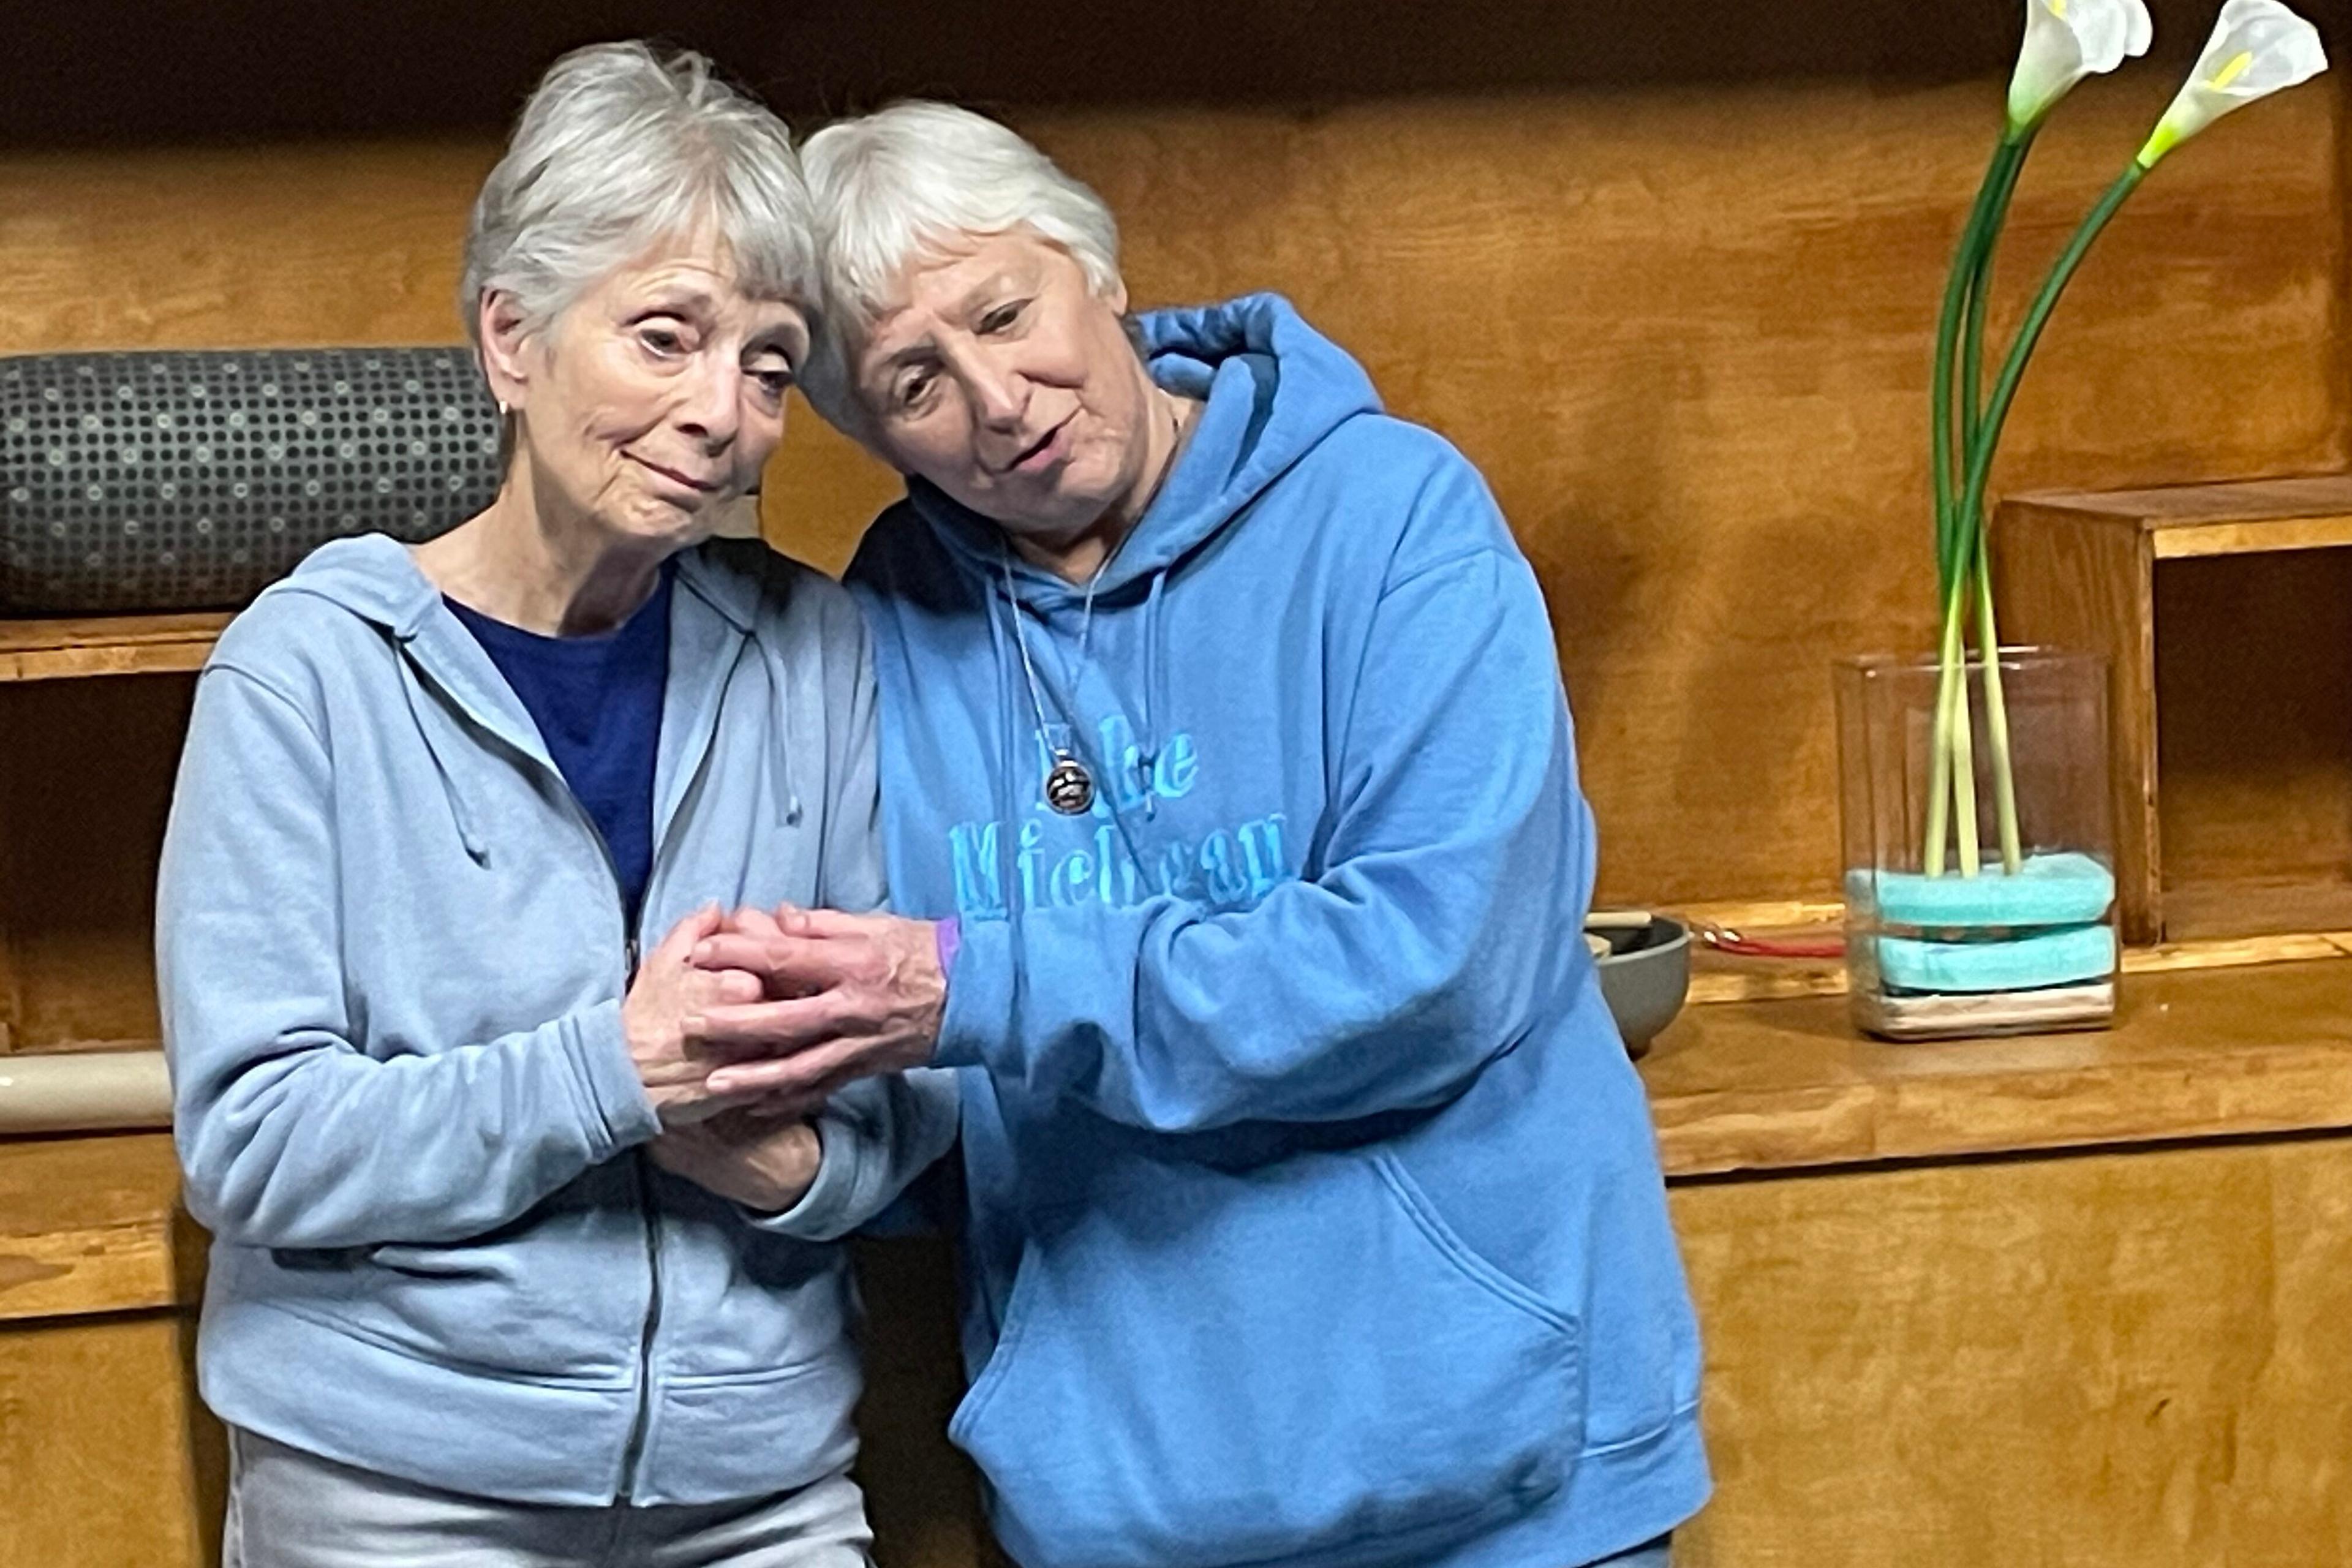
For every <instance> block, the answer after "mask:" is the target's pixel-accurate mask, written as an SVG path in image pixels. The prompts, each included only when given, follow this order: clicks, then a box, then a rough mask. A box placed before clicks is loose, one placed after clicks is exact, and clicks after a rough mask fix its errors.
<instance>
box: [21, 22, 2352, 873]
mask: <svg viewBox="0 0 2352 1568" xmlns="http://www.w3.org/2000/svg"><path fill="white" fill-rule="evenodd" d="M2168 90H2169V82H2168V73H2167V72H2163V71H2161V70H2156V69H2151V70H2149V71H2147V72H2144V73H2142V74H2141V75H2139V76H2137V77H2135V78H2133V79H2130V80H2128V81H2125V82H2116V83H2106V82H2101V83H2094V84H2092V85H2091V86H2089V87H2087V88H2086V89H2084V91H2083V94H2082V96H2081V100H2080V101H2078V102H2076V103H2073V104H2070V105H2069V106H2068V110H2067V113H2066V114H2065V115H2064V116H2063V117H2062V119H2061V120H2060V121H2057V122H2056V124H2055V125H2054V127H2053V130H2052V132H2050V133H2049V134H2048V135H2047V136H2046V137H2045V139H2044V142H2045V145H2044V146H2043V147H2042V150H2041V151H2039V152H2038V153H2037V154H2036V159H2035V163H2034V166H2033V167H2032V169H2031V170H2030V171H2029V174H2028V175H2027V179H2026V183H2025V185H2024V189H2023V191H2022V194H2021V197H2020V201H2019V208H2018V213H2017V217H2016V221H2015V224H2014V236H2015V249H2014V250H2013V251H2012V252H2011V256H2012V259H2011V262H2010V263H2009V265H2008V267H2007V268H2006V270H2005V271H2004V272H2003V274H2002V276H2001V295H2000V298H2001V305H2000V310H1999V312H1998V315H1999V316H2000V318H2002V319H2006V318H2007V317H2008V316H2010V315H2011V314H2013V313H2014V311H2015V310H2016V308H2017V303H2018V300H2019V297H2020V295H2021V293H2022V291H2023V290H2024V289H2026V288H2027V287H2028V286H2029V284H2030V283H2031V281H2032V274H2033V273H2035V272H2036V271H2038V258H2042V257H2046V256H2047V255H2048V254H2049V253H2050V252H2051V251H2052V250H2053V249H2054V248H2055V247H2056V246H2057V245H2058V243H2059V242H2060V240H2061V239H2062V238H2063V234H2064V233H2065V231H2066V230H2067V229H2069V228H2070V227H2071V226H2072V224H2073V222H2074V217H2075V216H2076V215H2077V214H2078V213H2079V212H2080V211H2081V210H2082V208H2083V207H2084V205H2087V203H2088V202H2089V200H2090V199H2091V197H2092V196H2093V195H2095V192H2096V191H2097V190H2098V189H2099V188H2100V187H2101V186H2102V185H2103V184H2105V181H2106V180H2107V179H2108V178H2109V177H2110V175H2111V174H2112V173H2113V172H2114V170H2115V169H2116V167H2117V166H2119V165H2120V163H2121V162H2122V160H2123V159H2124V158H2125V157H2126V156H2127V155H2128V153H2129V151H2130V150H2131V148H2133V147H2134V146H2136V145H2137V142H2138V139H2139V137H2140V135H2141V133H2142V132H2143V130H2144V128H2145V125H2146V123H2147V121H2150V120H2151V119H2152V118H2153V116H2154V114H2155V113H2156V112H2157V110H2158V109H2159V108H2160V106H2161V102H2162V100H2163V98H2164V97H2165V95H2166V93H2167V92H2168ZM1997 100H1998V90H1997V88H1996V87H1995V86H1994V85H1993V84H1992V83H1990V82H1989V81H1979V82H1976V83H1974V84H1972V85H1968V86H1964V87H1940V88H1939V87H1919V86H1916V85H1911V84H1910V83H1908V82H1906V81H1877V80H1873V79H1868V78H1867V77H1864V78H1859V79H1855V78H1849V79H1832V80H1825V81H1821V82H1798V81H1790V82H1788V83H1784V84H1777V85H1774V84H1757V83H1752V82H1749V83H1733V84H1728V85H1717V86H1708V87H1705V88H1700V87H1693V86H1676V85H1671V84H1664V85H1661V84H1658V83H1656V82H1650V83H1648V84H1646V85H1642V86H1639V87H1631V86H1629V87H1621V88H1614V89H1612V88H1606V87H1601V86H1586V87H1581V88H1579V89H1576V90H1549V91H1535V90H1528V91H1525V92H1522V93H1520V94H1519V95H1517V96H1483V97H1472V96H1456V97H1450V98H1448V97H1430V98H1388V99H1380V100H1354V101H1344V102H1341V103H1339V104H1337V105H1336V106H1327V107H1318V108H1315V109H1285V108H1279V107H1267V106H1255V107H1231V108H1222V109H1219V108H1188V107H1184V106H1182V105H1181V104H1178V103H1172V102H1162V103H1150V104H1139V105H1130V106H1125V107H1120V108H1116V109H1113V108H1106V107H1100V106H1098V105H1097V106H1087V107H1064V108H1058V109H1031V110H1022V109H1017V108H1016V109H1015V110H1013V111H1012V117H1013V119H1014V120H1015V121H1016V122H1017V123H1019V124H1020V125H1021V126H1022V127H1023V128H1024V129H1025V130H1027V131H1029V132H1032V133H1034V135H1036V136H1037V137H1038V138H1039V139H1040V141H1041V142H1044V143H1045V145H1046V146H1047V147H1048V148H1049V149H1050V150H1052V151H1054V152H1055V153H1056V154H1057V155H1059V156H1060V157H1062V158H1063V159H1064V161H1065V162H1066V163H1067V164H1068V166H1069V167H1070V168H1071V169H1072V170H1074V171H1075V172H1076V173H1078V174H1081V175H1083V176H1085V177H1087V178H1088V179H1090V180H1092V181H1094V182H1095V183H1096V184H1098V185H1099V186H1100V187H1101V189H1102V190H1103V191H1104V192H1105V194H1106V195H1108V197H1109V198H1110V200H1111V201H1112V203H1113V205H1115V206H1116V207H1117V208H1118V211H1119V213H1120V215H1121V216H1122V219H1123V220H1124V222H1125V224H1126V227H1127V231H1128V235H1129V260H1128V270H1129V278H1130V281H1131V283H1132V285H1133V288H1134V291H1135V293H1136V296H1137V298H1138V299H1139V300H1140V301H1144V302H1152V301H1160V300H1192V299H1198V298H1201V297H1204V296H1208V295H1213V294H1222V293H1228V292H1233V291H1237V290H1242V289H1252V288H1276V289H1284V290H1286V291H1287V292H1289V293H1291V294H1292V295H1293V296H1294V297H1295V298H1297V300H1298V301H1299V302H1300V303H1301V305H1302V306H1304V307H1305V308H1306V310H1307V311H1308V313H1309V314H1310V316H1312V317H1313V318H1314V319H1315V320H1317V321H1318V322H1320V323H1321V324H1322V325H1324V326H1325V327H1326V328H1328V330H1329V331H1331V332H1332V333H1333V334H1334V335H1336V336H1337V337H1338V338H1339V339H1340V341H1341V342H1345V343H1348V344H1349V345H1350V346H1352V347H1353V348H1355V349H1356V350H1357V351H1358V352H1359V353H1360V354H1361V355H1362V356H1363V358H1364V359H1365V360H1366V362H1367V363H1369V364H1370V367H1371V369H1372V371H1373V373H1374V374H1375V376H1376V377H1377V379H1378V380H1379V382H1380V383H1381V386H1382V388H1383V389H1384V391H1385V393H1386V395H1387V396H1388V398H1389V400H1390V401H1391V405H1393V406H1395V407H1396V408H1397V409H1398V410H1399V411H1400V412H1402V413H1404V414H1407V415H1410V416H1413V417H1416V418H1420V419H1423V420H1426V421H1428V422H1430V423H1432V424H1433V425H1435V426H1438V427H1439V428H1441V429H1443V430H1444V431H1445V432H1446V433H1448V434H1449V435H1450V436H1452V437H1454V439H1455V440H1456V441H1457V442H1459V443H1460V444H1461V445H1462V446H1463V447H1464V448H1465V450H1466V451H1467V452H1468V453H1469V454H1470V455H1471V456H1472V457H1473V458H1475V460H1476V461H1478V462H1479V463H1480V464H1481V465H1482V467H1483V468H1485V469H1486V472H1487V474H1488V475H1489V477H1490V478H1491V479H1492V480H1493V481H1494V483H1495V486H1496V490H1497V492H1498V494H1499V495H1500V496H1501V498H1502V500H1503V502H1504V504H1505V507H1506V509H1507V510H1508V511H1509V513H1510V515H1511V517H1512V519H1513V521H1514V524H1515V526H1516V527H1517V530H1518V532H1519V535H1520V537H1521V539H1522V540H1523V542H1525V543H1526V545H1527V547H1528V552H1529V553H1530V555H1531V556H1532V557H1533V558H1534V560H1535V562H1536V563H1537V566H1538V571H1539V573H1540V574H1541V575H1542V577H1543V580H1544V584H1545V587H1546V590H1547V592H1548V594H1549V597H1550V600H1551V605H1552V609H1553V614H1554V616H1555V618H1556V620H1557V621H1558V623H1559V635H1560V648H1561V658H1562V664H1563V668H1565V670H1566V672H1567V676H1568V679H1569V681H1570V690H1571V694H1572V696H1573V698H1574V700H1575V702H1576V706H1577V710H1578V714H1579V719H1580V725H1581V734H1582V745H1583V753H1584V760H1585V767H1586V777H1587V782H1588V785H1589V787H1590V789H1591V794H1592V796H1593V799H1594V803H1595V805H1596V808H1597V809H1598V811H1599V814H1600V817H1601V825H1602V830H1603V834H1604V859H1603V866H1602V871H1601V896H1602V897H1604V898H1609V899H1629V900H1640V901H1658V902H1672V901H1678V900H1702V899H1732V898H1763V897H1771V896H1776V895H1784V894H1790V893H1794V892H1800V891H1806V890H1812V889H1822V888H1825V887H1826V886H1827V885H1828V883H1829V879H1830V876H1831V873H1832V867H1833V863H1834V858H1835V855H1834V844H1833V840H1832V833H1833V823H1834V819H1835V813H1834V806H1833V803H1834V773H1833V767H1832V752H1833V745H1832V725H1831V721H1830V703H1829V697H1828V681H1827V675H1826V669H1827V666H1828V663H1829V661H1830V660H1831V659H1832V658H1833V657H1836V656H1838V655H1841V654H1844V653H1849V652H1853V651H1861V650H1866V649H1871V648H1877V647H1889V646H1903V645H1909V646H1924V644H1925V641H1926V637H1927V624H1926V623H1927V609H1928V601H1929V595H1930V590H1929V587H1928V584H1929V580H1930V571H1929V564H1928V561H1927V542H1926V540H1927V525H1926V522H1925V519H1924V507H1925V500H1924V497H1925V451H1924V448H1925V443H1924V441H1923V439H1922V438H1921V430H1922V428H1923V426H1924V423H1925V416H1924V394H1923V387H1924V383H1925V378H1926V373H1927V353H1928V346H1929V344H1928V339H1929V332H1930V328H1931V324H1932V315H1933V310H1934V306H1935V300H1936V298H1937V289H1938V287H1939V283H1940V279H1941V273H1942V268H1943V266H1944V262H1945V259H1946V254H1947V250H1948V247H1949V245H1950V244H1951V243H1952V241H1953V239H1954V237H1955V236H1956V234H1957V231H1958V224H1959V218H1960V214H1961V211H1962V208H1963V207H1964V206H1965V205H1966V202H1967V199H1968V195H1969V192H1970V191H1971V189H1972V188H1973V185H1974V182H1975V179H1976V177H1977V174H1978V171H1979V166H1980V162H1981V158H1982V155H1983V153H1985V151H1986V148H1987V145H1988V143H1989V141H1990V136H1989V134H1988V132H1989V129H1990V127H1989V117H1990V116H1991V115H1992V114H1994V113H1995V112H1996V110H1995V108H1994V105H1995V104H1996V102H1997ZM2341 106H2342V99H2341V97H2340V94H2339V93H2338V92H2337V90H2336V89H2335V87H2334V85H2333V84H2332V82H2330V83H2324V84H2322V85H2321V86H2319V87H2317V88H2315V89H2307V90H2305V91H2303V92H2299V93H2297V94H2294V95H2292V96H2290V97H2287V98H2284V99H2282V100H2277V101H2275V102H2273V103H2266V104H2263V105H2262V106H2261V107H2260V108H2258V109H2256V110H2251V111H2249V112H2248V113H2246V114H2245V115H2243V116H2242V117H2240V118H2238V119H2234V120H2232V121H2230V122H2228V123H2227V124H2225V125H2223V126H2222V127H2221V128H2219V129H2217V130H2216V131H2215V132H2213V133H2212V134H2211V136H2210V139H2209V140H2207V141H2205V142H2200V143H2198V144H2195V145H2193V146H2191V147H2189V148H2188V149H2186V150H2185V151H2184V152H2183V153H2180V154H2179V156H2178V157H2177V158H2176V159H2174V160H2173V161H2171V162H2168V163H2167V164H2166V165H2165V167H2164V168H2163V169H2161V170H2160V171H2159V172H2158V175H2157V176H2156V177H2155V178H2154V179H2152V180H2151V181H2150V182H2149V184H2148V185H2147V188H2146V189H2145V190H2144V191H2143V192H2142V193H2141V195H2139V196H2138V197H2137V198H2136V199H2135V202H2134V204H2133V205H2132V206H2131V207H2129V208H2127V209H2126V213H2125V215H2124V216H2123V217H2122V218H2121V219H2120V220H2118V222H2117V224H2116V226H2115V227H2114V229H2113V230H2112V231H2111V232H2110V233H2109V235H2108V236H2107V237H2106V239H2105V241H2104V242H2103V244H2102V248H2101V250H2100V252H2099V254H2097V255H2096V256H2095V257H2094V258H2093V260H2092V261H2091V263H2090V265H2089V266H2088V267H2087V268H2085V270H2084V274H2083V276H2082V278H2081V279H2080V281H2079V282H2078V284H2077V286H2076V289H2075V290H2074V294H2073V295H2072V297H2071V298H2070V299H2069V300H2068V302H2067V305H2066V308H2065V310H2064V312H2063V315H2062V317H2061V319H2060V321H2059V322H2058V323H2057V326H2056V328H2055V329H2054V330H2053V333H2052V335H2051V338H2050V341H2049V344H2048V347H2047V348H2046V349H2045V351H2044V353H2043V354H2042V361H2041V363H2039V364H2038V365H2037V367H2036V371H2035V374H2034V377H2033V379H2032V381H2031V382H2030V383H2029V384H2028V387H2027V391H2026V394H2025V396H2024V397H2023V398H2022V400H2021V404H2020V406H2019V410H2018V415H2017V418H2016V420H2015V422H2014V426H2013V432H2012V436H2011V443H2010V457H2009V458H2008V459H2007V460H2006V462H2005V464H2004V467H2003V469H2002V472H2001V475H2000V486H2001V488H2016V489H2023V488H2028V487H2043V486H2050V485H2057V484H2065V485H2081V486H2104V485H2114V484H2119V483H2123V482H2126V481H2128V482H2134V483H2157V482H2170V481H2178V480H2187V479H2200V478H2218V477H2231V476H2245V475H2252V474H2260V473H2273V472H2286V471H2312V470H2319V469H2325V468H2334V467H2339V466H2342V465H2343V464H2345V463H2346V462H2347V460H2352V420H2347V400H2352V385H2347V377H2346V375H2345V374H2344V373H2345V369H2346V365H2347V360H2346V351H2345V347H2344V344H2343V342H2342V341H2341V340H2342V337H2343V333H2342V331H2341V330H2340V329H2341V322H2342V317H2343V312H2344V279H2345V263H2346V237H2345V236H2346V219H2345V211H2344V203H2343V200H2342V196H2341V188H2340V187H2341V179H2340V169H2339V159H2340V155H2341V148H2342V146H2343V142H2344V128H2343V120H2344V116H2343V113H2342V107H2341ZM493 153H494V148H493V147H492V146H491V144H489V143H488V142H485V141H481V140H471V141H465V140H460V141H419V142H388V143H373V144H356V145H341V146H338V145H310V144H299V143H279V144H270V145H264V146H260V147H255V148H250V149H246V150H242V151H233V150H220V149H214V150H204V149H197V150H185V149H178V150H143V151H118V152H109V153H103V154H100V153H21V154H17V155H14V156H9V157H5V158H0V346H5V347H7V348H12V349H37V348H54V347H89V346H110V345H112V346H130V345H137V344H150V343H153V344H163V343H170V344H196V343H222V344H227V343H259V342H327V341H331V340H359V341H378V342H425V341H434V340H442V341H446V340H448V339H450V338H452V337H454V336H455V335H456V326H455V321H454V315H453V311H452V308H451V306H450V304H449V291H450V289H451V287H452V282H453V279H454V277H455V252H456V246H457V235H458V231H459V228H460V226H461V224H462V217H463V213H464V210H465V206H466V204H467V200H468V199H469V197H470V195H471V189H472V185H473V183H474V181H475V179H476V178H477V176H478V173H479V172H480V171H481V170H482V169H483V168H484V167H486V166H487V164H488V161H489V159H490V158H491V156H492V155H493ZM889 488H890V487H889V481H888V479H887V476H884V475H881V474H880V473H879V472H878V471H877V470H876V469H875V468H873V467H872V466H871V465H870V464H868V463H866V460H865V459H864V458H860V457H858V456H856V454H855V453H854V452H852V451H851V450H850V449H849V447H847V445H846V444H845V443H844V442H842V441H840V440H839V438H838V437H832V436H831V435H830V433H825V432H820V431H818V430H817V429H816V428H814V420H812V419H809V418H807V417H805V416H804V415H803V416H801V417H799V418H797V419H796V422H795V425H794V427H793V430H792V431H791V432H790V434H789V435H788V438H787V447H786V451H785V452H784V454H783V455H782V458H780V460H779V463H778V465H777V467H776V468H775V469H774V470H773V471H772V474H771V477H770V483H769V487H768V489H769V493H768V495H767V497H766V508H765V510H766V515H767V521H768V524H769V527H770V529H771V531H772V533H774V534H775V535H777V536H778V537H780V538H782V540H783V541H784V542H787V543H788V544H789V545H791V546H793V547H794V548H796V549H797V550H799V551H800V552H803V553H804V554H807V555H809V556H810V557H812V558H814V559H816V560H818V561H819V562H821V563H826V564H838V563H839V562H841V561H842V560H843V559H845V555H846V552H847V550H848V548H849V547H850V544H851V542H853V541H854V538H855V536H856V531H857V530H858V529H859V528H860V527H861V526H862V524H863V522H864V521H865V520H866V516H867V515H868V514H869V513H870V511H871V510H872V508H873V507H874V505H875V504H876V503H877V500H879V499H880V498H882V497H884V496H886V495H887V493H888V491H889Z"/></svg>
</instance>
